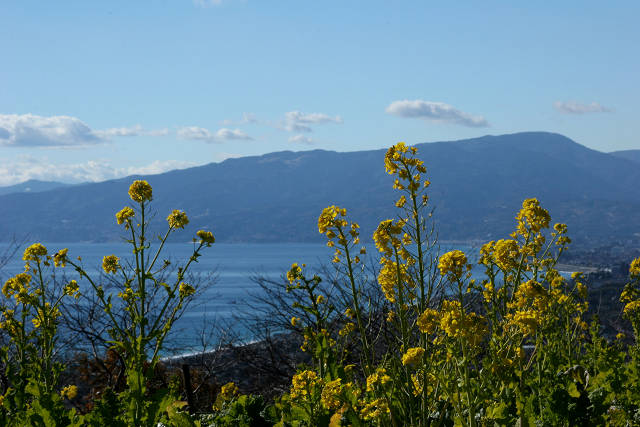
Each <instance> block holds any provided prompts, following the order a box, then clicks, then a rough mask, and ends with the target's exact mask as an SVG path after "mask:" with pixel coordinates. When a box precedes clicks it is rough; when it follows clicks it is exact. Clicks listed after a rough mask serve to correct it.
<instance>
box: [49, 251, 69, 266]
mask: <svg viewBox="0 0 640 427" xmlns="http://www.w3.org/2000/svg"><path fill="white" fill-rule="evenodd" d="M67 252H69V249H67V248H64V249H60V250H59V251H58V252H56V254H55V255H54V256H53V265H54V266H56V267H64V266H66V265H67Z"/></svg>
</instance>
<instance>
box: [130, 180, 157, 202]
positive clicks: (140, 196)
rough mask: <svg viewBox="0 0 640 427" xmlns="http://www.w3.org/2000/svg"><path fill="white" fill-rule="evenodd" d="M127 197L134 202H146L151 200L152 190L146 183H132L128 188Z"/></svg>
mask: <svg viewBox="0 0 640 427" xmlns="http://www.w3.org/2000/svg"><path fill="white" fill-rule="evenodd" d="M129 197H131V200H133V201H134V202H138V203H143V202H148V201H150V200H151V199H152V198H153V190H152V189H151V186H150V185H149V183H148V182H147V181H144V180H137V181H133V184H131V186H130V187H129Z"/></svg>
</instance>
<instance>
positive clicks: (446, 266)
mask: <svg viewBox="0 0 640 427" xmlns="http://www.w3.org/2000/svg"><path fill="white" fill-rule="evenodd" d="M438 269H439V270H440V274H441V275H442V276H448V277H449V278H450V279H455V280H459V279H461V278H462V275H463V274H464V273H465V272H466V271H469V270H470V269H471V264H468V263H467V256H466V255H465V254H464V252H462V251H459V250H454V251H451V252H447V253H446V254H444V255H442V256H441V257H440V261H439V262H438Z"/></svg>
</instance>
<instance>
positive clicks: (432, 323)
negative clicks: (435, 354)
mask: <svg viewBox="0 0 640 427" xmlns="http://www.w3.org/2000/svg"><path fill="white" fill-rule="evenodd" d="M439 322H440V313H438V312H437V311H436V310H434V309H431V308H427V309H426V310H425V311H424V312H422V314H421V315H420V316H418V320H417V321H416V323H417V324H418V329H420V332H422V333H423V334H432V333H433V332H434V331H435V330H436V328H437V327H438V323H439Z"/></svg>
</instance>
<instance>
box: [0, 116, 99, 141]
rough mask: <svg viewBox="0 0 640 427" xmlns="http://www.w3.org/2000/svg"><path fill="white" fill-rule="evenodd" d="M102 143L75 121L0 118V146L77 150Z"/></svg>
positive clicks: (88, 128)
mask: <svg viewBox="0 0 640 427" xmlns="http://www.w3.org/2000/svg"><path fill="white" fill-rule="evenodd" d="M103 142H105V139H104V138H103V137H102V136H100V135H99V134H97V133H96V132H94V131H93V130H92V129H91V128H90V127H89V126H87V124H85V123H84V122H82V121H81V120H80V119H77V118H75V117H69V116H51V117H42V116H36V115H34V114H0V146H12V147H73V146H76V147H77V146H88V145H95V144H100V143H103Z"/></svg>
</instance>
